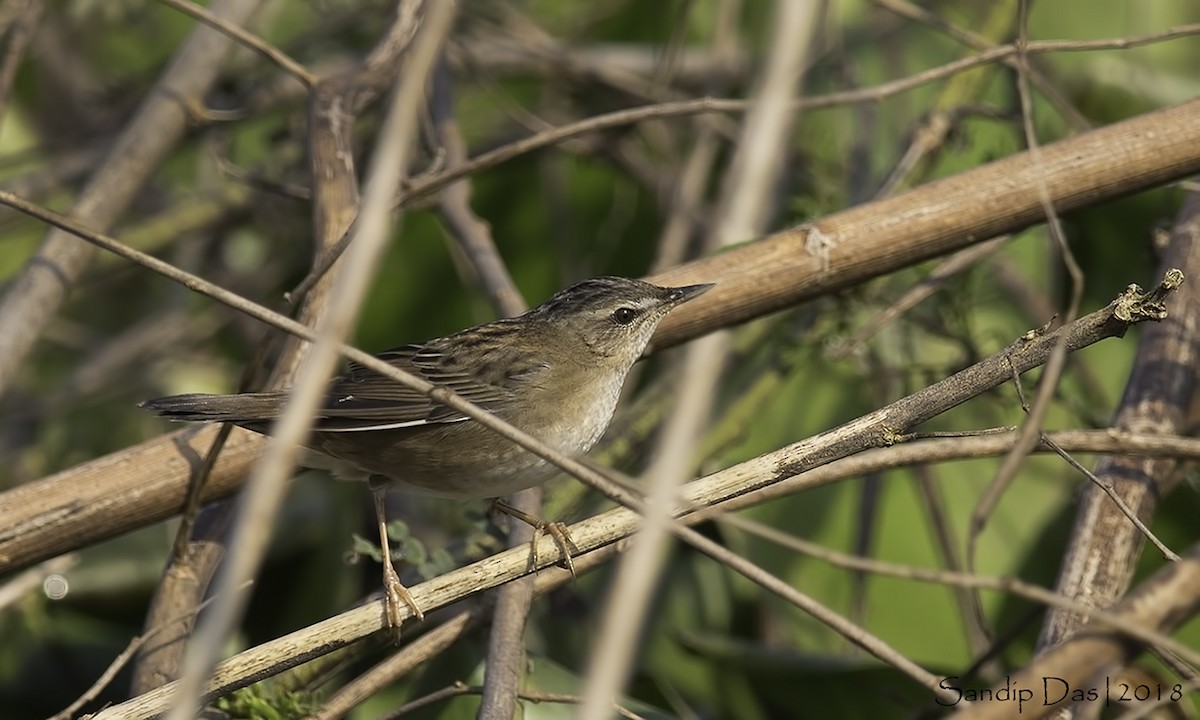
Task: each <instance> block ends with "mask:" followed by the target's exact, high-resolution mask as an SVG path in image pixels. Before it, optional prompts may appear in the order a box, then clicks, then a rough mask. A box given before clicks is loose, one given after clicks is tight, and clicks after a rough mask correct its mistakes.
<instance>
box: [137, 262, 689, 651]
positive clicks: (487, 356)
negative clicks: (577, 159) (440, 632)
mask: <svg viewBox="0 0 1200 720" xmlns="http://www.w3.org/2000/svg"><path fill="white" fill-rule="evenodd" d="M711 287H712V285H688V286H685V287H659V286H657V285H652V284H650V283H646V282H642V281H640V280H631V279H628V278H621V277H599V278H594V279H592V280H585V281H583V282H581V283H578V284H576V285H572V286H571V287H569V288H566V289H565V290H561V291H559V292H558V293H557V294H555V295H554V296H553V297H551V298H550V299H549V300H547V301H546V302H544V303H542V304H541V305H539V306H537V307H535V308H533V309H532V310H530V311H529V312H526V313H525V314H524V315H520V316H518V317H514V318H506V319H503V320H496V321H495V322H490V323H486V324H484V325H479V326H477V327H473V328H468V329H466V330H462V331H460V332H457V333H454V334H453V335H448V336H446V337H442V338H437V339H435V340H430V341H429V342H426V343H424V344H421V345H406V346H404V347H400V348H397V349H395V350H389V351H387V352H384V353H380V354H379V355H378V357H379V358H381V359H383V360H385V361H386V362H388V363H390V364H392V365H394V366H396V367H399V368H402V369H404V370H406V371H407V372H410V373H412V374H414V375H417V376H419V377H422V378H424V379H426V380H428V381H429V382H431V383H433V384H435V385H440V386H444V387H447V388H449V389H451V390H453V391H454V392H456V393H458V394H459V395H461V396H463V397H464V398H466V399H467V400H470V401H471V402H473V403H475V404H477V405H479V406H480V407H482V408H484V409H486V410H488V411H489V412H492V413H494V414H495V415H496V416H497V417H500V418H501V419H503V420H505V421H507V422H509V423H511V424H513V425H515V426H516V427H518V428H520V429H522V430H524V431H525V432H527V433H529V434H530V435H533V436H534V437H536V438H538V439H539V440H542V441H543V442H545V443H546V444H548V445H550V446H552V447H554V448H556V449H558V450H561V451H562V452H564V453H566V454H568V455H581V454H583V453H585V452H587V451H588V450H589V449H591V447H592V446H593V445H594V444H595V443H596V441H597V440H599V439H600V436H601V435H603V434H604V431H605V429H607V428H608V424H609V421H611V420H612V416H613V411H614V410H615V409H616V405H617V398H618V397H619V396H620V393H621V386H622V385H623V384H624V382H625V377H626V375H628V373H629V369H630V368H631V367H632V366H633V363H634V362H635V361H636V360H637V359H638V358H639V357H640V356H641V354H642V352H643V351H644V350H645V349H646V345H647V344H648V343H649V342H650V337H651V335H653V334H654V330H655V328H656V327H658V323H659V321H661V320H662V319H663V317H665V316H666V314H667V313H668V312H670V311H671V310H672V309H673V308H675V307H677V306H678V305H680V304H681V303H684V302H687V301H688V300H690V299H692V298H694V297H696V296H698V295H700V294H701V293H703V292H705V291H706V290H708V289H709V288H711ZM287 396H288V391H286V390H283V391H276V392H260V393H240V394H236V395H200V394H192V395H173V396H171V397H164V398H157V399H154V400H147V401H146V402H144V403H142V405H143V407H147V408H149V409H151V410H153V411H155V412H157V413H158V414H160V415H162V416H163V417H167V418H170V419H172V420H190V421H199V422H229V423H233V424H235V425H240V426H241V427H244V428H247V429H249V430H253V431H255V432H260V433H266V432H267V431H268V429H269V428H270V425H271V422H272V421H273V420H274V419H275V418H276V417H277V416H278V415H279V413H280V412H281V411H282V409H283V406H284V403H285V401H286V399H287ZM306 445H307V447H308V448H309V449H310V450H313V451H316V452H315V453H310V454H309V455H310V456H309V457H306V458H305V459H304V460H303V461H302V462H303V464H305V465H307V466H309V467H318V468H325V469H330V470H333V471H334V472H335V473H337V474H339V475H342V476H345V477H365V478H367V479H368V480H369V481H370V483H371V487H372V489H373V490H374V493H375V510H376V515H377V516H378V520H379V532H380V545H381V547H382V548H383V549H384V552H383V557H384V563H383V564H384V575H383V579H384V588H385V589H386V591H387V608H388V622H389V623H390V624H391V625H392V626H393V627H399V625H400V622H401V614H400V609H399V604H400V602H404V603H405V604H406V605H408V606H409V607H410V608H411V609H412V611H413V614H415V615H416V616H417V617H421V616H422V615H423V613H422V612H421V609H420V608H419V607H417V605H416V603H415V602H414V601H413V599H412V597H411V596H410V595H409V593H408V591H407V590H406V589H405V588H404V586H403V585H401V584H400V579H399V577H398V576H397V575H396V571H395V569H394V568H393V567H392V561H391V557H390V553H389V552H388V550H387V548H388V538H387V530H386V526H385V525H386V521H385V517H384V512H383V500H384V496H385V494H386V492H387V490H388V489H389V488H390V487H395V488H399V489H401V490H406V491H410V492H414V493H419V494H424V495H433V496H438V497H446V498H457V499H482V498H497V497H502V496H504V495H508V494H511V493H514V492H517V491H519V490H524V489H526V488H529V487H533V486H534V485H538V484H540V483H542V482H545V481H546V480H548V479H550V478H551V477H553V476H554V474H555V473H556V468H555V467H554V466H553V465H551V464H550V463H547V462H546V461H545V460H543V459H541V458H539V457H537V456H536V455H534V454H532V453H530V452H528V451H526V450H524V449H523V448H521V447H519V446H517V445H515V444H513V443H512V442H510V441H509V440H507V439H505V438H502V437H500V436H499V435H497V434H496V433H494V432H492V431H491V430H489V429H487V428H485V427H483V426H482V425H480V424H478V423H476V422H474V421H472V420H471V419H470V418H468V417H467V416H466V415H462V414H460V413H459V412H457V411H455V410H452V409H451V408H448V407H446V406H444V405H441V404H439V403H437V402H435V401H433V400H431V399H429V398H428V397H427V396H425V395H424V394H422V393H420V392H418V391H416V390H412V389H410V388H408V387H406V386H404V385H401V384H399V383H397V382H394V381H392V380H389V379H387V378H385V377H383V376H382V375H379V374H377V373H374V372H372V371H370V370H367V369H365V368H363V367H361V366H359V365H356V364H354V363H351V365H350V370H349V372H347V373H346V374H344V375H341V376H339V377H336V378H334V379H333V380H332V382H331V383H330V385H329V389H328V393H327V395H326V398H325V401H324V403H323V404H322V406H321V409H320V411H319V412H318V415H317V418H316V421H315V422H314V424H313V432H312V434H311V435H310V437H309V440H308V442H307V443H306Z"/></svg>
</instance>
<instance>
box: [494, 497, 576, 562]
mask: <svg viewBox="0 0 1200 720" xmlns="http://www.w3.org/2000/svg"><path fill="white" fill-rule="evenodd" d="M492 508H493V509H495V510H496V511H498V512H502V513H504V514H505V515H508V516H509V517H513V518H516V519H517V520H520V521H521V522H523V523H525V524H526V525H529V526H530V527H532V528H533V529H534V530H536V531H537V532H536V533H535V534H534V536H533V540H531V541H529V561H530V563H531V564H532V566H533V568H534V569H537V568H538V567H539V566H540V565H541V563H540V562H539V558H538V549H537V548H538V540H540V539H541V536H542V535H549V536H550V538H551V539H553V540H554V544H555V545H556V546H557V547H558V552H559V555H560V557H561V558H562V559H561V560H559V563H558V564H559V565H560V566H562V567H563V568H566V569H567V570H569V571H570V572H571V577H575V561H574V559H572V552H573V551H577V550H578V549H579V548H578V547H577V546H576V545H575V543H574V542H573V541H572V540H571V532H570V530H568V529H567V526H566V524H565V523H561V522H548V521H546V520H542V519H541V518H538V517H534V516H533V515H530V514H529V513H527V512H523V511H521V510H518V509H517V508H515V507H513V506H512V505H509V504H508V503H506V502H504V501H503V500H495V501H493V502H492Z"/></svg>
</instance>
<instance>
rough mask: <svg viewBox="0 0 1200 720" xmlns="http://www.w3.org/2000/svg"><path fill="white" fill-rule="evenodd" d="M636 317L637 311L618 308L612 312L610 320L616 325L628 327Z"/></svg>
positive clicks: (628, 308)
mask: <svg viewBox="0 0 1200 720" xmlns="http://www.w3.org/2000/svg"><path fill="white" fill-rule="evenodd" d="M637 316H638V311H637V310H634V309H633V308H630V307H619V308H617V309H616V310H613V314H612V319H613V322H615V323H616V324H618V325H628V324H629V323H631V322H633V320H634V318H636V317H637Z"/></svg>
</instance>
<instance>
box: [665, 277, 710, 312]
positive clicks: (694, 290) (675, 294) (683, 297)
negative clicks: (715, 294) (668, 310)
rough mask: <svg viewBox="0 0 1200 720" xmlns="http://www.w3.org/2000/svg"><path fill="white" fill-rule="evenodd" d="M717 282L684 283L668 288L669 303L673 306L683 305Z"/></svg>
mask: <svg viewBox="0 0 1200 720" xmlns="http://www.w3.org/2000/svg"><path fill="white" fill-rule="evenodd" d="M714 285H716V283H705V284H703V285H684V286H683V287H673V288H667V290H669V291H670V293H669V294H668V295H667V304H668V305H670V306H671V307H674V306H676V305H681V304H683V303H685V302H687V301H688V300H691V299H692V298H694V297H699V296H700V295H703V294H704V293H706V292H708V291H709V290H710V289H711V288H712V287H713V286H714Z"/></svg>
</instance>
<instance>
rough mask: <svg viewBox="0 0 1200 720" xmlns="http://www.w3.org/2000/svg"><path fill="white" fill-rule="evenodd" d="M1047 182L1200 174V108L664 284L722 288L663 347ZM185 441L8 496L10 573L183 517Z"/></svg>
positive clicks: (941, 243) (1002, 164)
mask: <svg viewBox="0 0 1200 720" xmlns="http://www.w3.org/2000/svg"><path fill="white" fill-rule="evenodd" d="M1039 171H1041V172H1044V173H1045V182H1046V186H1047V188H1048V189H1049V192H1050V197H1051V200H1052V201H1053V203H1054V205H1055V207H1056V208H1058V209H1059V210H1060V211H1066V210H1071V209H1076V208H1079V207H1084V206H1087V205H1091V204H1096V203H1100V202H1104V201H1106V200H1110V199H1112V198H1116V197H1120V196H1123V195H1127V194H1129V193H1132V192H1135V191H1137V190H1141V189H1144V188H1146V187H1151V186H1154V185H1156V184H1162V183H1166V182H1171V181H1173V180H1177V179H1179V178H1181V177H1185V176H1187V175H1188V174H1191V173H1194V172H1197V171H1200V100H1195V101H1191V102H1188V103H1184V104H1182V105H1178V106H1175V107H1172V108H1168V109H1166V110H1161V111H1157V112H1153V113H1148V114H1146V115H1142V116H1139V117H1137V118H1134V119H1132V120H1128V121H1126V122H1123V123H1118V124H1115V125H1111V126H1108V127H1105V128H1102V129H1099V130H1095V131H1093V132H1090V133H1087V134H1085V135H1081V136H1079V137H1076V138H1072V139H1069V140H1064V141H1061V142H1059V143H1055V144H1052V145H1047V146H1044V147H1043V148H1042V149H1041V164H1040V165H1039V166H1038V167H1037V168H1035V167H1034V166H1033V165H1032V163H1031V162H1030V160H1029V157H1028V155H1027V154H1020V155H1016V156H1014V157H1011V158H1007V159H1004V160H1000V161H997V162H995V163H991V164H989V165H985V166H983V167H980V168H977V169H974V170H970V171H967V172H964V173H961V174H959V175H956V176H953V177H950V178H947V179H945V180H941V181H938V182H935V183H930V184H929V185H925V186H922V187H920V188H917V189H915V190H912V191H909V192H907V193H905V194H903V195H899V196H895V197H892V198H889V199H887V200H882V201H879V202H873V203H869V204H866V205H862V206H860V207H857V208H853V209H850V210H846V211H843V212H841V213H837V214H835V215H831V216H829V217H827V218H825V219H823V220H820V221H818V222H817V223H815V224H813V225H809V226H804V227H800V228H796V229H792V230H787V231H784V232H781V233H777V234H775V235H772V236H770V237H768V238H765V239H763V240H761V241H758V242H754V243H748V244H746V245H742V246H739V247H737V248H735V249H732V250H729V251H727V252H724V253H721V254H719V255H716V256H713V257H709V258H705V259H702V260H698V261H695V262H692V263H688V264H685V265H682V266H679V267H678V268H675V269H673V270H671V271H668V272H666V273H663V274H660V275H657V276H655V277H654V278H652V279H653V280H655V281H658V282H663V283H685V282H699V281H714V280H715V281H718V286H717V287H716V288H714V289H713V290H712V291H710V292H709V293H707V294H706V295H705V296H704V297H703V298H700V299H699V300H697V301H696V302H695V303H689V304H688V305H687V306H685V307H682V308H680V309H679V311H678V312H677V313H672V315H671V316H670V317H669V318H667V320H666V321H665V322H664V323H663V326H662V327H661V328H660V330H659V334H658V336H657V345H658V347H663V346H666V345H673V344H677V343H680V342H683V341H684V340H687V339H690V338H692V337H696V336H698V335H700V334H703V333H706V332H711V331H712V330H715V329H717V328H720V327H727V326H729V325H733V324H736V323H739V322H743V321H745V320H748V319H750V318H753V317H757V316H760V315H763V314H766V313H769V312H772V311H775V310H779V309H781V308H783V307H787V306H789V305H793V304H796V303H799V302H802V301H804V300H809V299H812V298H814V297H817V296H819V295H822V294H824V293H828V292H831V291H834V290H837V289H841V288H844V287H849V286H851V285H854V284H856V283H859V282H862V281H863V280H865V279H867V278H870V277H875V276H878V275H882V274H885V273H888V272H892V271H895V270H898V269H900V268H903V267H907V266H909V265H912V264H914V263H917V262H920V261H922V260H926V259H928V258H930V257H935V256H938V255H942V254H946V253H949V252H953V251H955V250H957V249H959V248H961V247H964V246H966V245H970V244H972V243H974V242H978V241H981V240H984V239H987V238H989V237H992V236H994V235H997V234H1002V233H1008V232H1015V231H1018V230H1020V229H1022V228H1025V227H1028V226H1029V225H1031V224H1034V223H1036V222H1038V221H1039V220H1040V218H1041V213H1042V209H1041V208H1042V206H1041V203H1040V202H1039V199H1038V194H1037V190H1036V182H1035V177H1034V176H1035V174H1036V173H1037V172H1039ZM813 228H818V229H819V230H820V231H821V232H822V233H824V234H825V235H827V236H829V237H831V238H833V239H834V240H836V241H837V242H836V245H835V246H834V247H833V248H832V250H831V252H830V255H829V267H828V270H827V271H824V272H822V271H821V269H820V260H819V259H816V258H814V257H812V256H811V255H810V254H809V253H808V252H807V250H806V249H805V245H806V243H807V242H808V241H809V237H810V234H811V231H812V229H813ZM710 296H712V299H710ZM692 305H695V307H692ZM676 316H678V317H676ZM185 432H186V433H188V435H187V436H188V437H190V436H191V434H192V433H194V431H183V432H177V433H172V434H169V435H165V436H163V437H160V438H156V439H153V440H149V441H147V442H146V443H143V444H141V445H138V446H136V447H134V448H130V449H127V450H122V451H120V452H117V453H114V454H112V455H109V456H106V457H104V458H99V459H97V460H93V461H91V462H88V463H85V464H83V465H80V466H77V467H74V468H71V469H68V470H64V471H62V472H60V473H58V474H56V475H53V476H50V477H48V478H44V479H42V480H38V481H35V482H32V483H27V484H26V485H23V486H21V487H18V488H15V489H13V490H10V491H8V492H6V493H3V494H0V528H2V530H0V572H5V571H8V570H13V569H17V568H22V567H28V566H29V565H31V564H33V563H35V562H38V561H40V560H44V559H46V558H49V557H53V556H54V555H57V554H59V553H62V552H66V551H68V550H71V549H74V548H78V547H84V546H86V545H90V544H92V543H94V542H97V541H99V540H101V539H104V538H107V537H112V536H114V535H117V534H120V533H123V532H126V531H128V530H132V529H134V528H137V527H141V526H143V525H146V524H149V523H151V522H155V521H157V520H160V519H162V518H164V517H168V516H170V515H172V514H173V513H175V512H178V509H179V507H180V502H181V498H182V497H183V493H184V487H185V485H186V483H187V479H188V468H189V466H188V464H187V463H186V462H182V461H181V459H180V457H179V455H178V453H177V452H176V450H175V445H176V443H179V442H181V440H182V438H184V437H185ZM247 435H248V433H242V432H237V433H235V435H234V438H232V439H231V441H232V442H233V443H234V444H235V445H240V447H241V448H242V450H245V449H246V448H247V447H248V445H249V444H256V445H257V443H258V441H256V440H254V439H251V438H249V437H246V436H247ZM196 437H197V438H203V437H207V436H205V435H203V434H201V435H198V436H196ZM201 447H205V446H201ZM259 447H261V446H259ZM253 459H254V456H253V455H251V454H243V453H242V452H240V451H235V452H228V451H227V452H226V453H225V454H223V455H222V458H221V460H220V461H219V462H218V463H217V465H216V467H215V468H214V470H213V476H212V478H211V480H210V485H212V486H213V490H209V489H207V488H206V495H205V497H206V498H209V499H212V498H216V497H221V496H223V495H224V494H228V493H229V492H232V491H233V490H235V489H236V488H237V487H238V485H239V483H240V481H241V479H242V478H243V476H244V473H245V472H246V470H247V468H248V467H249V463H250V462H251V461H252V460H253ZM118 469H119V471H117V470H118ZM96 500H103V503H102V505H103V507H104V508H106V511H102V510H98V509H96V507H98V506H96V507H93V506H92V504H91V503H93V501H96ZM118 508H119V509H118ZM14 528H20V532H16V531H14Z"/></svg>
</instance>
